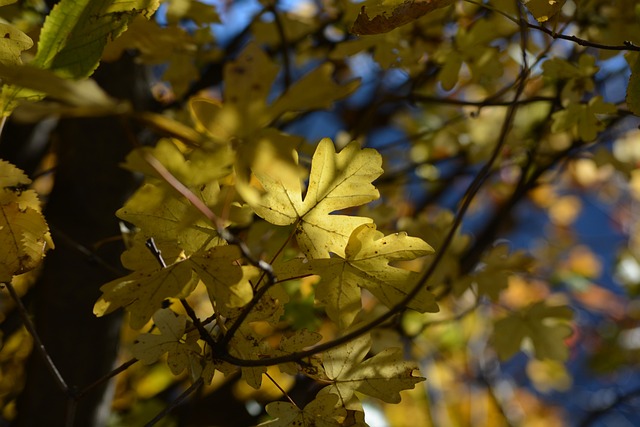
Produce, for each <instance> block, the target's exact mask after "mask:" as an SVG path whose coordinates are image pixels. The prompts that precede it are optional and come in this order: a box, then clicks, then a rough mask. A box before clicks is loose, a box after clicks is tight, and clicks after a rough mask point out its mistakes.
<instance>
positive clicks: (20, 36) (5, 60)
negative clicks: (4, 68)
mask: <svg viewBox="0 0 640 427" xmlns="http://www.w3.org/2000/svg"><path fill="white" fill-rule="evenodd" d="M0 34H3V35H4V36H3V37H2V38H0V63H1V64H21V63H22V60H21V59H20V55H21V54H22V52H23V51H25V50H27V49H30V48H31V46H33V40H31V37H29V36H28V35H26V34H25V33H23V32H22V31H20V30H19V29H17V28H15V27H14V26H13V25H10V24H5V23H2V22H0Z"/></svg>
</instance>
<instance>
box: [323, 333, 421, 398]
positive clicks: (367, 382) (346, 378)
mask: <svg viewBox="0 0 640 427" xmlns="http://www.w3.org/2000/svg"><path fill="white" fill-rule="evenodd" d="M370 346H371V339H370V337H369V335H363V336H361V337H359V338H356V339H354V340H353V341H350V342H349V343H347V344H345V345H343V346H340V347H337V348H335V349H333V350H328V351H326V352H325V353H323V363H324V367H325V371H326V374H327V377H328V379H329V381H331V382H332V384H331V385H330V386H328V387H325V388H324V389H323V390H321V392H320V393H323V394H324V393H331V394H337V395H338V396H339V397H340V401H341V402H343V403H345V402H348V401H349V400H350V399H351V397H352V396H353V393H354V392H355V391H358V392H360V393H364V394H366V395H369V396H371V397H375V398H378V399H380V400H383V401H385V402H388V403H398V402H400V392H401V391H402V390H409V389H412V388H414V386H415V385H416V384H417V383H419V382H422V381H424V380H425V379H426V378H423V377H416V376H414V375H413V373H414V371H416V370H417V369H418V367H417V365H416V364H415V363H414V362H406V361H404V358H403V355H402V350H401V349H399V348H388V349H386V350H383V351H382V352H380V353H378V354H376V355H375V356H373V357H371V358H369V359H366V360H365V356H366V355H367V353H368V352H369V349H370Z"/></svg>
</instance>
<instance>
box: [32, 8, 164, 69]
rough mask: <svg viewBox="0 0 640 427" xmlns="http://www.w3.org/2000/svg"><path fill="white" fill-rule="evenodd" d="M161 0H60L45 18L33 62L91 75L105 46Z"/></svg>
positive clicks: (49, 67) (148, 15)
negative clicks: (132, 21)
mask: <svg viewBox="0 0 640 427" xmlns="http://www.w3.org/2000/svg"><path fill="white" fill-rule="evenodd" d="M159 5H160V2H159V0H61V1H60V2H58V3H56V5H55V6H54V7H53V9H52V10H51V13H50V14H49V15H48V16H47V19H46V20H45V22H44V25H43V27H42V31H41V33H40V39H39V41H38V52H37V53H36V57H35V58H34V60H33V62H32V65H33V66H36V67H38V68H45V69H52V70H55V71H56V74H58V75H59V76H61V77H68V78H73V79H78V78H82V77H87V76H89V75H90V74H91V73H92V72H93V70H95V68H96V67H97V66H98V62H99V60H100V56H101V55H102V51H103V50H104V46H105V45H106V43H107V40H109V39H115V38H116V37H118V36H119V35H120V34H121V33H122V32H124V31H125V30H126V29H127V25H128V24H129V22H130V21H131V20H133V19H134V18H135V17H136V16H138V15H143V16H145V17H147V18H149V17H150V16H151V15H152V14H153V13H154V12H155V11H156V9H157V8H158V6H159Z"/></svg>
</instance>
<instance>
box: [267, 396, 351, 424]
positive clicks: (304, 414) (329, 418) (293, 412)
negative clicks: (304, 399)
mask: <svg viewBox="0 0 640 427" xmlns="http://www.w3.org/2000/svg"><path fill="white" fill-rule="evenodd" d="M338 399H339V397H338V396H336V395H333V394H325V395H319V396H317V397H316V398H315V399H314V400H312V401H311V402H309V403H308V404H307V406H305V407H304V409H302V410H301V409H300V408H298V407H297V406H294V405H292V404H291V403H288V402H271V403H269V404H268V405H267V406H266V408H265V409H266V410H267V413H268V414H269V415H271V416H272V417H274V418H275V420H273V421H267V422H264V423H262V424H259V425H260V426H265V427H267V426H268V427H289V426H316V427H338V426H342V425H344V424H342V422H340V421H341V419H343V418H344V417H345V416H346V413H347V411H346V410H345V409H344V408H343V407H337V408H336V405H338Z"/></svg>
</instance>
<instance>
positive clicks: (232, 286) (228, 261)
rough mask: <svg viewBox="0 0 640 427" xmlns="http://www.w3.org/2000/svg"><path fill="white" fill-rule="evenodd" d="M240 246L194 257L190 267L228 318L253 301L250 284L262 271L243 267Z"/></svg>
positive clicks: (218, 248)
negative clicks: (234, 311)
mask: <svg viewBox="0 0 640 427" xmlns="http://www.w3.org/2000/svg"><path fill="white" fill-rule="evenodd" d="M240 258H241V254H240V250H239V249H238V247H237V246H226V245H225V246H216V247H213V248H211V249H209V250H206V251H200V252H197V253H195V254H193V255H192V256H191V257H190V258H189V259H188V263H190V264H191V266H192V267H193V269H194V271H195V272H196V273H197V274H198V276H199V277H200V279H201V280H202V282H203V283H204V284H205V286H206V287H207V292H208V293H209V298H210V299H211V301H212V302H213V303H214V304H215V307H216V310H219V311H220V313H221V314H223V315H224V316H229V315H230V309H232V308H237V307H242V306H244V305H245V304H246V303H248V302H249V301H250V300H251V297H252V296H253V288H252V287H251V283H250V280H254V279H257V278H258V276H259V274H260V271H259V270H258V269H257V268H256V267H253V266H240V265H239V264H238V263H237V262H236V260H238V259H240Z"/></svg>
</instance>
